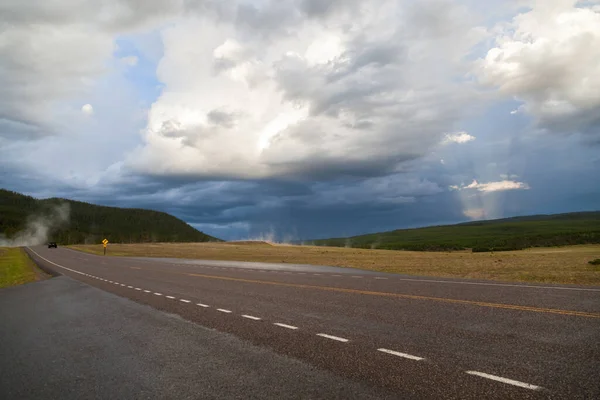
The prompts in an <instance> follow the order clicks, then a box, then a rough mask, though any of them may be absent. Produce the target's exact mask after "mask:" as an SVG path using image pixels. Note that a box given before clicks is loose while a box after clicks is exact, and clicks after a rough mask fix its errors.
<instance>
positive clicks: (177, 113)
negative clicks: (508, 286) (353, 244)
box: [0, 0, 600, 241]
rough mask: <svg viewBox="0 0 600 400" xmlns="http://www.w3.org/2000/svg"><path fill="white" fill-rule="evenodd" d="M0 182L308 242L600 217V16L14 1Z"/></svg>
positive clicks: (431, 2)
mask: <svg viewBox="0 0 600 400" xmlns="http://www.w3.org/2000/svg"><path fill="white" fill-rule="evenodd" d="M0 88H1V89H0V90H1V96H0V187H3V188H5V189H9V190H14V191H18V192H22V193H26V194H29V195H32V196H35V197H39V198H46V197H64V198H70V199H75V200H81V201H87V202H91V203H96V204H102V205H110V206H120V207H143V208H151V209H155V210H160V211H165V212H169V213H171V214H173V215H175V216H177V217H179V218H181V219H183V220H184V221H186V222H188V223H189V224H191V225H192V226H194V227H196V228H198V229H199V230H202V231H204V232H206V233H208V234H211V235H215V236H217V237H220V238H223V239H269V240H279V241H289V240H304V239H306V240H308V239H315V238H326V237H333V236H335V237H341V236H350V235H358V234H362V233H370V232H379V231H386V230H393V229H398V228H407V227H419V226H427V225H434V224H448V223H455V222H462V221H471V220H480V219H493V218H502V217H510V216H516V215H528V214H540V213H561V212H570V211H583V210H598V209H600V173H599V172H598V171H600V1H598V0H595V1H576V0H488V1H485V2H482V1H479V0H462V1H460V0H426V1H416V0H405V1H400V0H378V1H376V0H374V1H359V0H231V1H221V0H197V1H195V0H175V1H168V2H167V1H162V0H106V1H101V2H100V1H94V0H90V1H86V0H30V1H27V2H23V1H21V0H4V1H2V2H1V3H0Z"/></svg>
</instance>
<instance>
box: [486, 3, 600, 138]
mask: <svg viewBox="0 0 600 400" xmlns="http://www.w3.org/2000/svg"><path fill="white" fill-rule="evenodd" d="M531 3H532V4H531V8H530V9H528V10H527V11H524V12H522V13H520V14H518V15H517V16H515V17H514V18H513V19H512V21H511V23H508V24H507V23H502V24H499V25H498V27H497V28H496V30H495V31H496V32H498V34H497V36H496V38H495V46H494V47H493V48H491V49H490V50H489V51H488V52H487V54H486V56H485V58H483V59H481V60H480V61H479V62H478V63H477V67H476V74H477V75H478V77H479V79H480V81H481V82H482V83H483V84H486V85H490V86H493V87H496V88H498V89H499V90H500V92H501V93H504V94H506V95H510V96H514V97H516V98H517V99H519V100H520V101H522V102H523V105H522V106H521V107H520V109H519V111H523V112H525V113H527V114H529V115H531V116H533V117H534V118H535V119H536V121H537V122H538V123H539V124H540V125H541V126H543V127H546V128H548V129H551V130H557V131H567V132H572V131H582V132H589V133H593V134H596V135H598V134H600V129H598V124H600V11H599V10H598V6H597V5H596V6H594V5H592V4H591V3H593V2H589V1H576V0H536V1H531ZM515 112H516V110H515ZM592 127H595V128H596V129H594V128H592ZM590 128H591V129H590Z"/></svg>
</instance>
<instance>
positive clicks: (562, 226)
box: [313, 211, 600, 251]
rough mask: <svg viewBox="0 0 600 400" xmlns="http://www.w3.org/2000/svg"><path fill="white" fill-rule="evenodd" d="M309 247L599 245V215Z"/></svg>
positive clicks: (480, 224)
mask: <svg viewBox="0 0 600 400" xmlns="http://www.w3.org/2000/svg"><path fill="white" fill-rule="evenodd" d="M313 243H314V244H315V245H317V246H340V247H359V248H376V249H389V250H427V251H444V250H464V249H472V250H473V251H500V250H519V249H524V248H528V247H541V246H564V245H572V244H586V243H600V212H599V211H591V212H575V213H567V214H554V215H531V216H524V217H514V218H505V219H497V220H490V221H476V222H466V223H462V224H457V225H445V226H431V227H427V228H416V229H399V230H395V231H390V232H381V233H373V234H369V235H361V236H354V237H348V238H333V239H323V240H315V241H313Z"/></svg>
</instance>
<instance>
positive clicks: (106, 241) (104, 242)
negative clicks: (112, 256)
mask: <svg viewBox="0 0 600 400" xmlns="http://www.w3.org/2000/svg"><path fill="white" fill-rule="evenodd" d="M107 244H108V239H104V240H103V241H102V246H104V255H106V245H107Z"/></svg>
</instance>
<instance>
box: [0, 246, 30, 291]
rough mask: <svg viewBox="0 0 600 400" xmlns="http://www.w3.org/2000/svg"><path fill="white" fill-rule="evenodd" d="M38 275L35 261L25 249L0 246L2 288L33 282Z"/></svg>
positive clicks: (0, 280)
mask: <svg viewBox="0 0 600 400" xmlns="http://www.w3.org/2000/svg"><path fill="white" fill-rule="evenodd" d="M37 277H38V275H37V274H36V271H35V266H34V263H33V261H31V259H30V258H29V257H28V256H27V254H26V253H25V251H23V249H20V248H7V247H0V288H3V287H7V286H14V285H21V284H23V283H28V282H33V281H35V280H36V279H37Z"/></svg>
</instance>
